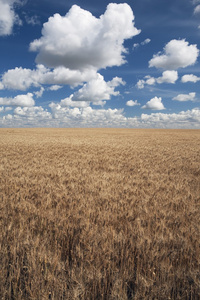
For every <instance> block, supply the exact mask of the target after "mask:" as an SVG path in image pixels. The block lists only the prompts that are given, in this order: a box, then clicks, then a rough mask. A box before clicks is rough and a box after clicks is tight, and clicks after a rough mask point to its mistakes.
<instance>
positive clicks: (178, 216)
mask: <svg viewBox="0 0 200 300" xmlns="http://www.w3.org/2000/svg"><path fill="white" fill-rule="evenodd" d="M0 141H1V143H0V232H1V235H0V266H1V269H0V299H17V300H18V299H37V300H38V299H42V300H43V299H87V300H90V299H91V300H92V299H95V300H96V299H113V300H117V299H118V300H124V299H159V300H160V299H163V300H166V299H191V300H195V299H200V244H199V241H200V224H199V220H200V131H199V130H121V129H1V130H0Z"/></svg>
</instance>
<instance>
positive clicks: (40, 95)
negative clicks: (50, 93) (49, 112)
mask: <svg viewBox="0 0 200 300" xmlns="http://www.w3.org/2000/svg"><path fill="white" fill-rule="evenodd" d="M44 91H45V88H43V87H41V88H40V90H39V91H37V92H35V93H34V94H35V95H36V97H37V98H41V97H42V95H43V93H44Z"/></svg>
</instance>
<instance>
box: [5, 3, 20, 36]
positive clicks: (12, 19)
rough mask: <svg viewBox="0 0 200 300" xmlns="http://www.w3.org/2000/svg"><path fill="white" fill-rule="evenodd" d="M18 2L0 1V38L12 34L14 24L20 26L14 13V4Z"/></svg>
mask: <svg viewBox="0 0 200 300" xmlns="http://www.w3.org/2000/svg"><path fill="white" fill-rule="evenodd" d="M15 3H19V4H22V1H20V0H0V36H4V35H10V34H12V30H13V26H14V24H18V25H21V20H20V19H19V16H18V15H17V14H16V13H15V11H14V4H15Z"/></svg>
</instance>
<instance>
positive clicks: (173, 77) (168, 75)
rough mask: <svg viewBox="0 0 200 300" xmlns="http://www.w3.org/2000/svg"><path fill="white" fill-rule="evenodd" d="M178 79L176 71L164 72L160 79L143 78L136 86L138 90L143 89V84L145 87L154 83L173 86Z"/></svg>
mask: <svg viewBox="0 0 200 300" xmlns="http://www.w3.org/2000/svg"><path fill="white" fill-rule="evenodd" d="M177 79H178V72H177V71H173V70H172V71H170V70H167V71H164V72H163V73H162V76H161V77H158V78H154V77H151V76H149V75H147V76H145V77H144V79H140V80H139V81H138V82H137V84H136V86H137V88H138V89H143V88H144V86H145V84H147V85H154V84H155V83H158V84H161V83H171V84H174V83H175V82H176V81H177Z"/></svg>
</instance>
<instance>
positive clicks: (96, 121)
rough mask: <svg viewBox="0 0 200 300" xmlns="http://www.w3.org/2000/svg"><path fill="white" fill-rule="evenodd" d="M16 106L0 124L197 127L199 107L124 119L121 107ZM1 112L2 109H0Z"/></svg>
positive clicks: (30, 125)
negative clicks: (46, 108) (48, 107)
mask: <svg viewBox="0 0 200 300" xmlns="http://www.w3.org/2000/svg"><path fill="white" fill-rule="evenodd" d="M50 109H51V112H48V111H47V110H44V109H43V108H42V107H36V106H35V107H24V108H21V107H17V108H16V109H15V110H14V114H13V115H11V114H9V115H5V116H2V117H1V116H0V127H33V126H34V127H126V128H136V127H139V128H200V109H199V108H194V109H192V110H187V111H182V112H180V113H177V114H176V113H172V114H165V113H160V112H159V113H151V114H142V115H141V117H129V118H126V117H125V116H124V115H123V110H122V109H93V108H91V107H85V108H78V107H75V108H70V107H62V106H61V105H59V104H56V103H52V104H51V105H50ZM2 113H3V111H2Z"/></svg>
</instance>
